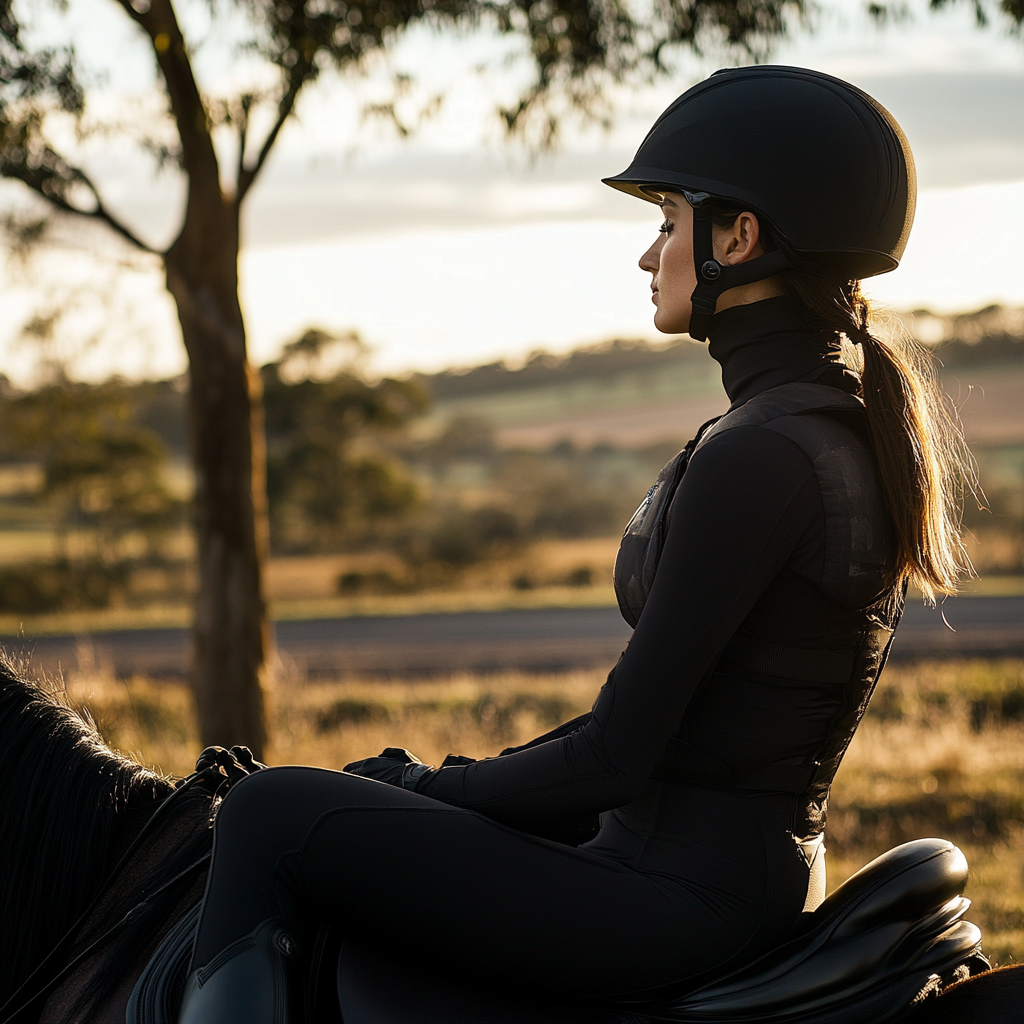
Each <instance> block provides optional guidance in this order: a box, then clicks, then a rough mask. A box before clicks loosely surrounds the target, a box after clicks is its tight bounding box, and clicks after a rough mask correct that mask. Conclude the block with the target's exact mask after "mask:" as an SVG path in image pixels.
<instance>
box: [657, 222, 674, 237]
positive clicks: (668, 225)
mask: <svg viewBox="0 0 1024 1024" xmlns="http://www.w3.org/2000/svg"><path fill="white" fill-rule="evenodd" d="M671 230H672V221H670V220H667V219H666V220H663V221H662V222H661V227H660V228H658V231H659V232H662V233H663V234H666V235H667V234H668V233H669V232H670V231H671Z"/></svg>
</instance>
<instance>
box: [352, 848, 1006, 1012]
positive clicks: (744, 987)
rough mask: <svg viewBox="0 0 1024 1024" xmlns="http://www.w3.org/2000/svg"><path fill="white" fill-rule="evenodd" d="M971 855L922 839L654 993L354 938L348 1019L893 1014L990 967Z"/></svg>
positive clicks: (897, 849)
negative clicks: (790, 919) (536, 991)
mask: <svg viewBox="0 0 1024 1024" xmlns="http://www.w3.org/2000/svg"><path fill="white" fill-rule="evenodd" d="M966 881H967V861H966V859H965V858H964V855H963V854H962V853H961V852H960V851H959V850H958V849H957V848H956V847H955V846H953V844H952V843H948V842H946V841H944V840H941V839H919V840H916V841H915V842H911V843H906V844H904V845H903V846H898V847H896V848H895V849H894V850H890V851H889V852H888V853H886V854H883V855H882V856H881V857H878V858H877V859H876V860H873V861H872V862H871V863H870V864H868V865H867V866H866V867H864V868H862V869H861V870H860V871H858V872H857V873H856V874H855V875H853V876H852V877H850V878H849V879H847V881H846V882H844V883H843V884H842V885H841V886H840V887H839V888H838V889H837V890H836V891H835V892H834V893H832V895H831V896H829V897H828V899H826V900H825V901H824V902H823V903H822V904H821V906H820V907H818V909H817V910H815V911H814V912H813V913H810V914H805V915H804V919H803V920H801V921H800V922H799V924H798V926H797V928H796V933H795V934H794V935H793V936H792V937H791V938H790V939H789V941H787V942H786V943H784V944H783V945H782V946H780V947H779V948H777V949H775V950H773V951H772V952H771V953H768V954H767V955H765V956H763V957H761V958H760V959H759V960H756V961H755V962H753V963H751V964H749V965H747V966H746V967H743V968H741V969H739V970H736V971H733V972H732V973H730V974H727V975H725V976H724V977H719V978H716V979H714V980H712V981H710V982H706V983H704V984H702V985H700V987H698V988H692V987H691V988H690V989H686V987H685V986H681V987H680V990H679V991H678V992H676V993H669V994H666V995H662V996H661V997H660V998H658V999H655V1000H645V1001H643V1002H633V1003H627V1002H623V1003H618V1004H615V1005H608V1004H604V1005H600V1006H597V1005H559V1004H558V1003H557V1001H555V1000H552V1001H550V1002H545V1001H543V1000H541V999H539V998H538V999H523V998H521V997H519V996H517V995H513V994H510V993H509V992H508V991H507V990H506V989H500V988H496V987H482V986H472V985H467V984H465V983H464V982H461V981H455V980H453V979H450V978H446V977H444V976H443V975H438V974H437V973H435V972H433V971H431V970H430V969H429V968H428V967H416V966H412V965H410V964H408V963H405V962H396V961H395V960H394V958H393V956H391V955H388V954H385V953H384V952H382V951H381V950H379V949H377V948H374V947H373V946H371V945H368V944H366V943H363V942H360V941H355V940H352V939H348V940H346V941H345V942H344V944H343V945H342V948H341V951H340V955H339V956H338V960H337V964H338V967H337V986H338V989H337V991H338V1003H339V1005H340V1008H341V1018H342V1020H343V1021H344V1024H644V1022H655V1021H674V1022H677V1024H698V1022H699V1024H713V1022H720V1024H741V1022H745V1021H757V1022H759V1024H884V1022H889V1021H895V1020H898V1019H899V1018H900V1017H902V1016H905V1015H906V1014H908V1013H909V1012H910V1011H911V1010H913V1009H914V1008H915V1006H916V1005H918V1004H919V1003H920V1002H921V1001H923V1000H924V999H926V998H929V997H930V996H932V995H937V994H938V993H939V992H941V988H942V986H943V985H944V984H947V983H949V982H952V981H954V980H956V981H959V980H962V979H963V978H966V977H968V976H970V975H971V974H976V973H979V972H980V971H982V970H987V969H988V962H987V961H986V960H985V958H984V957H983V956H982V954H981V932H980V931H979V930H978V928H977V927H975V926H974V925H973V924H970V923H968V922H966V921H964V920H963V915H964V913H965V912H966V911H967V908H968V907H969V906H970V900H967V899H965V898H964V897H963V896H962V895H961V893H962V892H963V887H964V883H965V882H966Z"/></svg>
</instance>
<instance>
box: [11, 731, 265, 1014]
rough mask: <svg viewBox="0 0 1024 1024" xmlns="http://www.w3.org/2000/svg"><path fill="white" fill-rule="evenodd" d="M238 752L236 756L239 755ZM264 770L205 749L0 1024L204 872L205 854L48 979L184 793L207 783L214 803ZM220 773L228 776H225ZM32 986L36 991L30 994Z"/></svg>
mask: <svg viewBox="0 0 1024 1024" xmlns="http://www.w3.org/2000/svg"><path fill="white" fill-rule="evenodd" d="M236 751H237V752H238V753H237V754H236ZM263 767H264V765H261V764H260V763H259V762H258V761H255V760H253V757H252V754H251V753H250V752H249V750H248V748H246V747H233V748H232V749H231V750H230V751H228V750H225V749H224V748H223V747H207V748H206V750H204V751H203V752H202V754H200V755H199V760H198V761H197V762H196V771H194V772H193V773H192V774H191V775H189V776H188V777H187V778H185V779H183V780H181V781H180V782H179V783H178V785H177V786H176V787H175V789H174V791H173V792H171V793H168V795H167V796H166V797H164V799H163V800H162V801H161V803H160V806H159V807H157V809H156V810H155V811H154V812H153V814H152V815H151V816H150V818H149V820H148V821H147V822H146V823H145V825H143V826H142V828H141V829H140V830H139V832H138V834H137V835H136V836H135V838H134V839H133V840H132V841H131V843H130V844H129V845H128V849H126V850H125V851H124V853H123V854H122V855H121V857H120V858H119V859H118V861H117V864H115V866H114V869H113V870H112V871H111V872H110V874H109V875H108V876H107V879H106V881H105V882H104V883H103V885H102V886H101V887H100V890H99V892H97V894H96V896H95V897H94V898H93V899H92V901H91V902H90V903H89V905H88V906H87V907H86V908H85V910H84V911H83V912H82V913H81V914H80V915H79V916H78V918H77V920H76V921H75V923H74V924H73V925H72V926H71V927H70V928H69V929H68V930H67V931H66V932H65V933H64V934H63V935H62V936H61V938H60V939H58V940H57V943H56V945H55V946H54V947H53V949H51V950H50V952H49V953H47V954H46V956H45V957H43V959H42V960H41V961H40V962H39V963H38V964H37V965H36V967H35V968H34V969H33V970H32V972H31V973H30V974H29V975H28V977H27V978H26V979H25V980H24V981H23V982H22V983H21V984H20V985H19V986H18V988H17V989H16V990H15V991H14V993H13V994H12V995H11V996H10V998H9V999H8V1000H7V1001H6V1002H5V1003H4V1004H3V1006H0V1015H3V1016H0V1024H16V1022H17V1020H18V1018H19V1016H20V1015H21V1014H22V1013H24V1012H25V1011H26V1010H27V1009H28V1008H29V1007H30V1006H32V1004H33V1003H35V1002H37V1001H38V1000H40V999H42V998H43V997H44V996H46V995H49V993H50V992H51V991H52V990H53V989H54V988H55V987H56V986H57V985H58V984H59V983H60V982H61V981H63V980H64V979H65V978H66V977H67V976H68V975H69V974H70V973H71V972H72V971H73V970H74V969H75V968H76V967H79V966H80V965H81V964H82V963H84V962H85V961H86V960H87V959H88V958H89V957H90V956H92V954H93V953H95V952H96V951H97V950H98V949H100V948H101V947H102V946H103V945H104V944H105V943H107V942H109V941H110V940H111V939H112V938H113V937H114V936H115V935H117V934H118V932H120V931H121V930H122V929H123V928H125V927H126V926H127V925H129V924H130V923H131V922H132V921H134V920H135V919H136V918H137V917H138V916H139V914H141V913H142V912H143V911H144V910H146V909H147V907H148V906H149V905H150V903H151V902H152V901H153V899H155V898H156V897H157V896H159V895H160V894H161V893H163V892H166V891H167V890H168V889H169V888H171V886H173V885H175V884H177V883H178V882H180V881H181V880H182V879H183V878H186V877H188V875H190V874H191V873H192V872H193V871H195V870H197V869H198V868H200V867H202V866H203V865H204V864H205V863H207V862H208V861H209V860H210V858H211V856H212V853H205V854H203V856H201V857H199V858H198V859H196V860H194V861H193V862H192V863H191V864H189V865H188V866H187V867H185V868H183V869H182V870H181V871H179V872H178V873H177V874H176V875H175V876H174V877H173V878H171V879H169V880H168V881H166V882H164V883H163V884H162V885H160V886H158V887H157V888H156V889H154V890H153V891H152V892H151V893H149V894H148V895H147V896H146V897H145V898H144V899H143V900H142V901H141V902H139V903H137V904H136V905H135V906H133V907H132V908H131V909H130V910H129V911H128V912H127V913H126V914H124V915H123V916H122V917H121V918H120V919H119V920H117V921H116V922H115V923H114V924H112V925H111V926H110V927H109V928H108V929H107V930H106V931H105V932H103V933H102V934H101V935H99V936H98V937H97V938H96V939H94V940H93V941H92V942H90V943H89V945H88V946H87V947H86V948H85V949H83V950H82V951H81V952H79V953H78V954H76V955H75V956H74V957H72V958H71V959H70V960H68V961H67V962H65V963H64V964H63V966H61V967H60V968H58V969H57V971H56V972H55V973H54V974H52V975H50V976H49V977H47V976H46V974H45V971H46V969H47V968H52V967H53V965H54V961H55V960H56V959H57V957H58V956H59V955H60V954H62V953H64V952H66V950H67V947H68V945H70V944H71V942H72V940H73V939H74V936H75V934H76V933H77V932H78V930H79V929H80V928H81V927H82V926H83V925H84V924H85V923H86V921H87V920H88V918H89V915H90V914H92V912H93V911H94V910H95V909H96V907H97V906H99V904H100V901H101V900H102V899H103V897H104V896H105V895H106V894H107V892H108V891H109V889H110V887H111V885H113V883H114V882H115V881H116V879H117V877H118V875H120V873H121V871H122V870H123V869H124V868H125V867H126V866H127V864H128V862H129V861H130V860H131V858H132V857H133V856H135V854H136V853H138V851H139V848H140V847H141V845H142V841H143V840H144V839H147V838H149V837H150V836H151V835H152V833H153V831H154V828H155V825H156V824H163V821H164V820H165V818H166V817H167V809H168V808H169V807H171V806H172V805H176V802H178V801H179V798H180V797H181V795H182V794H183V793H187V792H188V791H189V790H191V789H193V788H195V787H196V786H198V785H199V784H201V783H205V784H206V785H207V786H209V789H210V796H211V798H212V799H216V797H217V796H218V795H219V794H220V792H221V790H222V789H223V790H226V789H228V788H229V787H230V786H232V785H233V784H234V783H235V782H238V781H240V780H241V779H243V778H245V777H246V776H247V775H249V774H251V772H252V771H258V770H259V769H260V768H263ZM222 768H223V769H224V771H221V769H222ZM30 986H32V988H31V989H30ZM28 989H30V991H29V992H28V994H27V995H24V994H23V993H25V992H26V990H28ZM12 1006H14V1007H15V1008H14V1009H13V1010H12V1009H11V1007H12Z"/></svg>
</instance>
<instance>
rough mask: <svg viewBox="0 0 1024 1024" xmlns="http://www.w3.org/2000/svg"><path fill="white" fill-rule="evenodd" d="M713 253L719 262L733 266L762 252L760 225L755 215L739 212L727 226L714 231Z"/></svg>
mask: <svg viewBox="0 0 1024 1024" xmlns="http://www.w3.org/2000/svg"><path fill="white" fill-rule="evenodd" d="M715 235H716V238H715V248H716V249H717V250H718V252H717V253H716V254H715V256H716V258H717V259H718V261H719V263H724V264H726V265H727V266H730V267H734V266H736V264H738V263H746V262H747V260H752V259H754V257H755V256H760V255H762V253H763V252H764V247H763V246H762V245H761V225H760V224H758V222H757V217H756V216H754V214H752V213H749V212H744V213H741V214H740V215H739V216H738V217H737V218H736V219H735V220H734V221H733V222H732V226H731V227H728V228H719V229H716V231H715Z"/></svg>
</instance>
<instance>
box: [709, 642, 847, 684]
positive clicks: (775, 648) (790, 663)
mask: <svg viewBox="0 0 1024 1024" xmlns="http://www.w3.org/2000/svg"><path fill="white" fill-rule="evenodd" d="M853 664H854V654H853V650H852V649H850V650H845V651H814V650H809V649H807V648H804V647H784V646H783V645H782V644H773V643H768V642H767V641H764V640H733V641H732V643H730V644H729V646H728V647H726V649H725V651H724V652H723V653H722V657H721V658H720V659H719V662H718V669H717V670H718V671H725V672H728V671H730V670H733V669H740V670H744V669H745V670H746V671H748V672H756V673H758V674H759V675H766V676H778V677H779V678H781V679H794V680H796V681H798V682H801V683H831V684H833V685H835V686H841V685H842V684H843V683H845V682H846V681H847V680H848V679H849V678H850V673H851V672H853Z"/></svg>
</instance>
